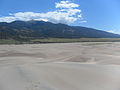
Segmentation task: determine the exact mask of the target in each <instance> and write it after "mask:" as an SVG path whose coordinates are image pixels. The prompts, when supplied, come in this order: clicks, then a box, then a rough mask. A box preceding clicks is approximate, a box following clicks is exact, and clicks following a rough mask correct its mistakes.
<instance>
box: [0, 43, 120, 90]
mask: <svg viewBox="0 0 120 90" xmlns="http://www.w3.org/2000/svg"><path fill="white" fill-rule="evenodd" d="M0 90H120V43H119V42H84V43H51V44H24V45H0Z"/></svg>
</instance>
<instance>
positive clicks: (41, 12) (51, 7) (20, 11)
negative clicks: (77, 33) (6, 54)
mask: <svg viewBox="0 0 120 90" xmlns="http://www.w3.org/2000/svg"><path fill="white" fill-rule="evenodd" d="M61 1H64V0H0V21H5V20H9V21H10V20H11V21H12V20H16V18H17V19H18V20H24V19H25V20H29V19H35V20H45V21H52V22H53V23H66V24H70V25H77V26H86V27H91V28H96V29H100V30H106V31H110V32H114V33H120V0H68V2H66V4H65V3H64V2H61ZM55 3H57V4H55ZM63 3H64V4H65V5H67V3H68V5H73V6H71V7H70V6H68V7H65V6H64V7H63V6H61V5H63ZM76 5H78V6H76ZM79 5H80V6H79ZM68 11H69V12H68ZM75 11H76V12H75ZM57 13H58V14H57ZM70 13H72V16H71V15H70ZM28 15H29V16H31V17H29V18H27V19H26V17H28ZM48 15H50V16H48ZM55 15H56V16H55ZM54 17H55V18H54Z"/></svg>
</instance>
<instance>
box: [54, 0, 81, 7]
mask: <svg viewBox="0 0 120 90" xmlns="http://www.w3.org/2000/svg"><path fill="white" fill-rule="evenodd" d="M79 6H80V5H78V4H75V3H71V2H70V1H61V2H60V3H56V8H76V7H79Z"/></svg>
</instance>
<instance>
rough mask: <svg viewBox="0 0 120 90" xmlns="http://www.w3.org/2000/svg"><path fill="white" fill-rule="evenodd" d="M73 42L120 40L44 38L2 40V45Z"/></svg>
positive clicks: (115, 39) (119, 40)
mask: <svg viewBox="0 0 120 90" xmlns="http://www.w3.org/2000/svg"><path fill="white" fill-rule="evenodd" d="M72 42H120V38H76V39H74V38H73V39H70V38H45V39H44V38H43V39H29V40H14V39H0V44H39V43H72Z"/></svg>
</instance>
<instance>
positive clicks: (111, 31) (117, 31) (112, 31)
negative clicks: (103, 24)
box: [107, 30, 120, 34]
mask: <svg viewBox="0 0 120 90" xmlns="http://www.w3.org/2000/svg"><path fill="white" fill-rule="evenodd" d="M119 31H120V30H109V31H107V32H109V33H114V34H120V32H119Z"/></svg>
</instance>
